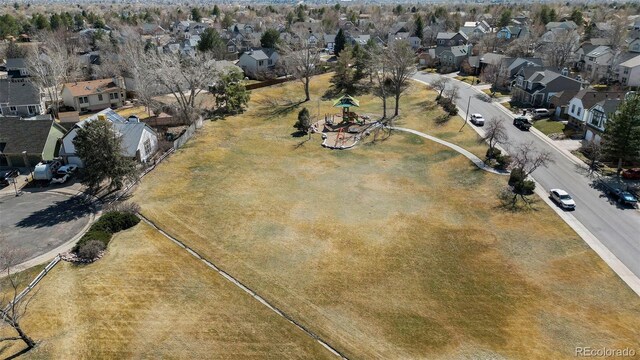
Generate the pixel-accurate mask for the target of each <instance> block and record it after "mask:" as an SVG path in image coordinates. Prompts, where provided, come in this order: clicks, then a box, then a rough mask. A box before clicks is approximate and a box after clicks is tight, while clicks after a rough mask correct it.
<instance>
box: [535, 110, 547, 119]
mask: <svg viewBox="0 0 640 360" xmlns="http://www.w3.org/2000/svg"><path fill="white" fill-rule="evenodd" d="M550 116H551V113H550V112H549V110H547V109H535V110H533V118H534V119H543V118H548V117H550Z"/></svg>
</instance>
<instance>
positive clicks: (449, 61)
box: [437, 44, 472, 70]
mask: <svg viewBox="0 0 640 360" xmlns="http://www.w3.org/2000/svg"><path fill="white" fill-rule="evenodd" d="M471 48H472V46H471V44H469V45H460V46H451V47H444V48H443V49H442V51H440V52H439V54H438V56H437V57H438V60H440V66H443V67H450V68H453V69H456V70H457V69H460V64H461V63H462V60H464V59H466V58H468V57H469V55H471Z"/></svg>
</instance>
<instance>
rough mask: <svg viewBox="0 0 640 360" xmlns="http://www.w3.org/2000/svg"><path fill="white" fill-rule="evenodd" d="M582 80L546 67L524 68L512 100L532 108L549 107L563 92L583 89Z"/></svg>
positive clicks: (514, 87) (519, 73) (516, 82)
mask: <svg viewBox="0 0 640 360" xmlns="http://www.w3.org/2000/svg"><path fill="white" fill-rule="evenodd" d="M582 86H583V83H582V81H580V80H577V79H572V78H570V77H569V76H568V71H566V69H565V70H562V71H561V72H556V71H554V70H550V69H546V68H544V67H537V66H536V67H533V66H532V67H523V68H521V69H520V71H518V74H517V75H516V80H515V83H514V85H513V86H512V89H511V91H512V98H513V99H514V100H515V101H518V102H520V103H523V104H526V105H531V106H532V107H545V106H549V103H550V99H551V97H552V96H554V95H555V94H557V93H560V92H562V91H567V90H568V91H572V90H580V89H582Z"/></svg>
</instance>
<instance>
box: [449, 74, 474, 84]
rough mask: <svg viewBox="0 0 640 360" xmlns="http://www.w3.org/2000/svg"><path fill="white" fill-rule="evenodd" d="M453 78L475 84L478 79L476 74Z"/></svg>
mask: <svg viewBox="0 0 640 360" xmlns="http://www.w3.org/2000/svg"><path fill="white" fill-rule="evenodd" d="M454 79H456V80H459V81H462V82H465V83H467V84H469V85H476V84H479V80H478V77H477V76H460V75H458V76H456V77H454Z"/></svg>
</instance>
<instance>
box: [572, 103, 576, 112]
mask: <svg viewBox="0 0 640 360" xmlns="http://www.w3.org/2000/svg"><path fill="white" fill-rule="evenodd" d="M571 112H576V104H573V105H571Z"/></svg>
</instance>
